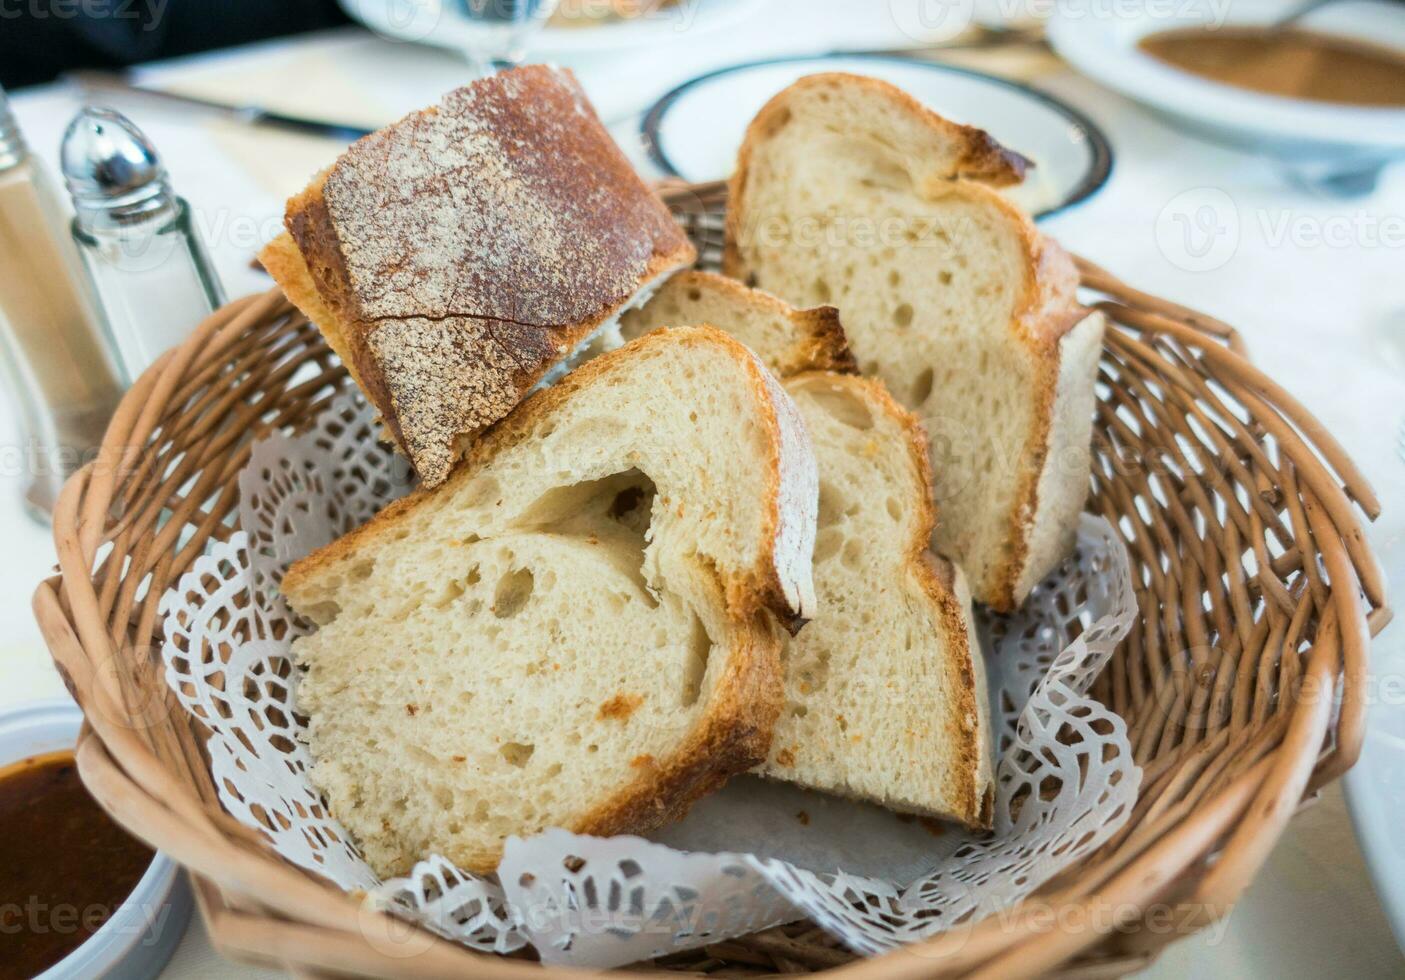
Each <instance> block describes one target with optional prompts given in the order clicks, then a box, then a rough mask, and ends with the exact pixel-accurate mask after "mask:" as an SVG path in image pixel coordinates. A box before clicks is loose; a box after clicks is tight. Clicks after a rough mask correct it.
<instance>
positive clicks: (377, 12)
mask: <svg viewBox="0 0 1405 980" xmlns="http://www.w3.org/2000/svg"><path fill="white" fill-rule="evenodd" d="M339 2H340V3H341V6H342V9H343V10H345V11H346V13H347V14H348V15H349V16H350V17H351V18H353V19H354V20H357V21H360V22H361V23H362V24H365V25H366V26H367V27H369V28H370V29H371V30H373V31H375V32H376V33H377V34H380V35H383V36H385V37H388V38H391V39H393V40H396V41H418V42H422V43H424V44H433V45H435V46H436V47H441V48H451V49H453V50H455V51H466V50H468V49H469V47H470V45H471V44H472V42H473V37H472V33H471V29H470V28H468V27H467V26H466V25H465V24H464V22H463V21H462V20H460V19H459V18H457V17H455V16H454V15H453V14H452V13H450V12H449V11H448V10H447V9H446V8H449V7H450V6H451V5H452V4H453V3H455V2H461V0H339ZM761 3H762V0H686V2H683V3H679V4H675V5H673V6H671V7H668V8H667V9H665V10H661V11H658V12H657V13H651V14H648V15H646V16H643V17H636V18H631V19H628V20H619V21H612V22H609V23H605V24H598V25H594V26H591V27H550V26H547V27H543V28H542V29H541V30H539V31H538V32H536V33H535V34H533V35H531V36H530V39H529V40H528V42H527V50H528V56H529V57H530V58H531V59H532V60H540V59H543V58H551V57H554V56H561V57H565V56H570V55H589V54H596V53H604V52H610V51H621V50H625V49H630V48H641V47H648V46H653V45H658V44H666V43H669V42H671V41H678V40H683V39H685V38H686V39H688V40H690V41H691V40H693V39H695V38H698V37H701V36H702V35H704V34H711V33H713V32H714V31H720V30H726V29H728V28H733V27H736V26H738V25H739V24H741V22H742V21H744V20H746V18H748V17H750V16H751V15H752V14H754V13H755V12H756V11H757V10H758V9H759V8H760V4H761Z"/></svg>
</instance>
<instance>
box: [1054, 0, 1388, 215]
mask: <svg viewBox="0 0 1405 980" xmlns="http://www.w3.org/2000/svg"><path fill="white" fill-rule="evenodd" d="M1397 8H1398V5H1395V4H1382V3H1373V2H1346V3H1341V4H1340V5H1333V6H1332V7H1329V8H1326V9H1324V10H1323V11H1321V12H1320V13H1318V14H1314V15H1313V16H1311V17H1308V18H1305V19H1304V20H1303V21H1302V22H1301V26H1303V27H1305V28H1310V29H1315V30H1322V31H1326V32H1330V33H1337V34H1341V35H1348V36H1349V35H1354V36H1357V37H1359V38H1364V39H1367V40H1372V41H1375V42H1376V43H1379V44H1382V45H1387V46H1395V42H1396V40H1397V39H1400V38H1405V11H1400V10H1398V9H1397ZM1284 10H1285V6H1284V4H1283V3H1281V2H1277V0H1243V2H1235V3H1233V4H1226V3H1225V2H1224V0H1179V2H1178V3H1175V4H1144V5H1133V4H1112V5H1099V4H1097V3H1095V2H1093V0H1062V2H1061V3H1060V5H1059V7H1058V8H1057V12H1056V13H1055V15H1054V17H1053V18H1052V19H1051V20H1050V22H1049V25H1048V37H1049V43H1050V44H1051V45H1053V48H1054V50H1055V51H1057V52H1058V54H1059V55H1060V56H1061V57H1062V58H1064V59H1065V60H1066V61H1068V62H1069V63H1070V64H1071V65H1073V67H1074V68H1076V69H1078V71H1080V72H1082V73H1083V74H1085V75H1087V76H1088V77H1090V78H1092V79H1094V80H1096V81H1098V82H1100V83H1102V84H1103V85H1106V86H1107V87H1108V88H1110V89H1112V90H1114V91H1116V92H1120V93H1121V94H1123V95H1125V96H1127V97H1129V98H1131V99H1134V100H1136V101H1137V102H1140V103H1142V104H1143V105H1145V106H1147V107H1148V108H1150V109H1153V110H1155V111H1156V112H1158V113H1160V114H1162V115H1164V116H1167V117H1169V118H1170V119H1172V120H1173V121H1174V122H1176V123H1177V124H1179V125H1181V126H1182V127H1184V128H1187V129H1190V130H1192V131H1194V132H1196V133H1197V134H1199V135H1201V136H1204V137H1207V138H1209V139H1211V140H1214V141H1217V142H1222V143H1228V144H1230V145H1233V146H1236V147H1238V148H1241V149H1246V150H1249V151H1252V152H1256V153H1261V154H1265V155H1268V156H1272V157H1274V158H1276V159H1278V160H1279V161H1281V162H1283V163H1285V164H1287V165H1289V166H1290V167H1291V168H1293V170H1294V172H1295V173H1296V174H1297V175H1299V176H1302V177H1304V178H1307V179H1309V180H1313V181H1314V182H1317V181H1320V180H1330V179H1339V178H1343V177H1351V176H1353V175H1361V176H1362V177H1363V178H1370V180H1369V181H1367V183H1368V184H1369V183H1373V182H1374V173H1375V172H1376V171H1377V170H1379V168H1380V167H1381V166H1382V165H1384V164H1385V163H1388V162H1390V161H1391V160H1394V159H1397V158H1400V157H1402V156H1405V109H1391V108H1383V107H1369V106H1347V105H1334V104H1328V103H1323V102H1310V101H1307V100H1304V99H1291V98H1286V97H1284V96H1279V95H1267V94H1261V93H1258V92H1251V91H1248V90H1246V89H1239V88H1235V87H1233V86H1230V85H1225V84H1222V83H1219V82H1214V81H1211V80H1209V79H1205V78H1199V77H1197V76H1195V75H1192V74H1190V73H1188V72H1184V71H1180V70H1178V69H1176V68H1173V67H1171V66H1170V65H1167V64H1165V63H1163V62H1161V61H1159V60H1157V59H1156V58H1154V57H1152V56H1151V55H1149V54H1147V53H1145V52H1144V51H1142V50H1141V49H1140V48H1139V47H1138V46H1137V45H1138V42H1139V41H1141V39H1142V38H1144V37H1146V36H1147V35H1149V34H1156V33H1160V32H1162V31H1169V30H1176V29H1180V28H1187V27H1197V26H1207V27H1210V28H1214V27H1215V26H1218V25H1222V24H1223V25H1230V26H1247V25H1256V24H1269V23H1272V22H1274V21H1275V20H1276V19H1277V18H1278V17H1280V16H1281V15H1282V14H1283V13H1284ZM1363 189H1369V187H1363Z"/></svg>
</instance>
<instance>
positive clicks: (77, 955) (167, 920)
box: [0, 699, 191, 980]
mask: <svg viewBox="0 0 1405 980" xmlns="http://www.w3.org/2000/svg"><path fill="white" fill-rule="evenodd" d="M82 723H83V713H82V712H81V711H79V710H78V706H77V705H75V704H74V703H73V702H72V701H69V700H67V699H53V700H49V701H35V702H31V703H29V704H26V705H22V706H20V707H16V708H10V709H7V710H5V711H3V712H0V767H4V766H8V765H10V764H11V763H14V762H18V761H20V760H21V759H27V758H29V757H30V756H34V755H43V754H45V753H48V752H59V751H62V750H63V749H71V748H72V747H73V745H74V742H75V741H77V739H78V729H79V727H80V726H81V725H82ZM190 909H191V894H190V885H189V884H188V883H187V881H186V879H185V875H184V874H182V873H181V871H180V867H179V866H178V865H177V864H176V863H175V862H174V861H172V860H171V859H170V858H168V857H166V855H164V854H160V853H158V854H157V855H156V857H155V859H154V860H153V861H152V862H151V865H150V866H149V867H148V868H147V869H146V873H145V874H144V875H142V877H141V880H140V881H138V882H137V885H136V887H135V888H134V889H132V893H131V895H129V896H128V897H127V899H126V900H125V901H124V902H123V903H122V904H121V905H120V906H119V907H118V908H117V909H116V910H115V911H114V912H113V913H112V915H111V917H109V918H108V920H107V921H106V922H104V923H103V925H102V928H100V929H98V931H97V932H95V933H93V935H92V936H91V937H90V938H89V939H88V941H87V942H85V943H83V945H81V946H79V947H78V948H77V949H75V950H74V951H73V952H72V953H70V954H68V955H67V956H65V957H64V958H63V959H61V960H59V962H57V963H55V964H54V965H53V966H51V967H49V969H47V970H45V971H44V972H43V973H41V974H40V975H39V978H38V980H87V978H89V977H103V978H104V980H147V978H150V977H155V976H156V975H157V974H158V973H160V972H161V968H162V967H164V966H165V965H166V961H167V960H169V959H170V958H171V954H172V953H174V952H175V950H176V947H177V946H178V945H179V944H180V940H181V936H183V935H184V934H185V929H186V926H187V925H189V923H190Z"/></svg>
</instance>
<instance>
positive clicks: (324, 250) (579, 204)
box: [264, 66, 695, 486]
mask: <svg viewBox="0 0 1405 980" xmlns="http://www.w3.org/2000/svg"><path fill="white" fill-rule="evenodd" d="M285 225H286V227H287V229H288V233H289V234H290V236H291V239H292V241H293V243H295V244H296V246H297V251H298V253H299V254H300V255H301V257H302V259H303V261H304V263H305V267H304V269H301V270H300V269H297V268H296V267H295V264H294V263H292V262H290V261H289V256H288V254H287V251H288V250H287V245H286V243H283V244H276V245H275V246H274V247H272V248H271V250H268V251H266V252H265V256H264V260H265V267H266V268H268V269H269V271H270V273H272V274H273V275H274V278H275V279H277V280H278V281H279V283H280V284H282V285H283V286H284V288H285V290H286V291H287V292H288V293H289V295H290V297H292V298H293V299H294V301H295V302H297V301H298V297H302V299H303V302H302V303H301V304H300V305H301V306H302V308H303V309H304V311H305V312H307V313H309V315H312V314H313V310H312V309H309V308H308V307H309V306H310V305H312V304H311V303H310V302H309V301H308V300H309V296H310V294H315V296H316V297H317V300H318V301H319V304H320V307H321V309H320V311H319V312H320V314H321V315H320V316H318V317H315V320H316V322H317V324H318V326H319V327H321V328H322V329H323V331H324V333H325V334H326V335H327V339H328V341H329V343H330V344H331V345H332V346H333V348H334V349H336V350H337V351H338V353H339V354H341V355H342V357H343V359H344V360H345V361H346V363H347V365H348V367H349V369H350V370H351V372H352V374H353V376H354V377H355V378H356V380H357V381H358V383H359V384H360V385H361V386H362V388H363V389H364V390H365V392H366V395H367V397H368V398H369V399H370V400H371V402H372V403H373V404H375V406H376V407H377V409H379V410H380V412H381V414H382V417H383V418H384V420H385V423H386V426H387V429H388V431H389V433H390V435H391V437H392V438H393V439H394V441H395V442H396V444H397V445H398V446H399V448H400V449H401V450H402V451H403V452H404V453H405V454H406V455H407V456H408V457H409V459H410V461H411V462H412V463H413V464H414V466H415V469H416V470H417V471H418V473H419V475H420V477H421V479H422V480H423V481H424V483H425V484H426V485H427V486H434V485H436V484H438V483H440V482H442V481H443V480H444V478H445V477H446V476H447V475H448V472H449V467H450V466H451V465H452V463H453V461H454V459H455V458H456V457H457V456H458V455H459V454H460V453H461V452H462V450H463V448H464V446H465V445H466V443H467V441H468V440H469V439H470V438H471V437H472V436H473V435H475V434H476V433H477V432H479V431H481V430H482V429H483V428H485V427H486V426H488V425H490V424H492V423H493V422H495V421H497V420H498V419H500V418H502V417H503V416H504V415H506V414H507V413H508V412H509V411H510V410H511V409H512V407H513V406H514V405H516V404H517V403H518V402H519V401H521V399H522V398H523V396H524V395H525V394H526V393H527V392H528V391H529V390H530V389H531V388H532V386H533V385H535V384H536V383H537V382H538V381H540V380H541V378H542V377H543V375H545V374H546V373H547V372H548V371H549V370H550V369H551V368H552V367H553V366H555V365H557V364H559V363H561V362H562V361H563V360H565V359H566V358H567V357H568V356H569V355H570V354H571V353H572V352H573V351H574V350H575V349H576V347H577V346H578V345H579V344H580V343H581V342H582V341H584V340H585V339H587V338H588V337H589V336H590V335H591V334H592V333H593V332H594V331H595V330H596V329H597V328H599V327H600V326H602V325H603V324H605V323H606V322H607V321H608V320H609V319H611V318H612V317H613V316H614V315H616V314H617V313H618V312H619V311H620V310H621V309H622V308H624V307H625V306H626V305H627V304H628V303H629V301H630V300H631V299H632V298H634V296H635V295H636V294H637V293H638V292H639V290H640V289H641V288H642V287H644V286H647V285H648V284H649V283H651V282H653V281H655V280H656V279H658V278H660V277H662V276H664V275H666V274H668V273H669V272H671V271H672V270H674V269H677V268H680V267H682V266H685V265H688V264H690V263H691V262H692V261H693V259H694V257H695V256H694V252H693V249H692V246H691V245H690V244H689V242H688V240H687V238H686V236H685V235H684V234H683V233H682V231H681V229H680V228H679V227H678V225H677V223H676V222H675V221H674V220H673V218H672V216H671V215H670V214H669V212H668V210H667V208H665V207H664V205H663V203H662V202H661V201H660V200H659V199H658V197H657V196H656V195H655V194H654V193H653V192H652V191H651V190H650V189H649V187H648V186H646V185H645V184H644V183H643V181H641V180H640V179H639V177H638V175H637V174H636V173H635V172H634V170H633V168H631V167H630V165H629V162H628V161H627V160H626V159H625V158H624V156H623V154H621V153H620V151H619V149H618V148H617V147H616V146H615V144H614V141H613V140H612V139H611V138H610V136H609V134H608V133H607V132H606V131H605V128H604V126H603V125H601V123H600V120H599V119H598V118H597V116H596V115H595V112H594V110H593V109H592V108H591V107H590V104H589V102H588V101H587V100H586V98H585V95H584V93H583V92H582V91H581V89H580V86H579V85H578V84H577V83H576V81H575V78H574V77H573V76H572V75H571V74H570V73H569V72H566V71H561V70H557V69H554V68H548V67H543V66H529V67H525V68H518V69H514V70H512V71H507V72H503V73H500V74H498V75H495V76H493V77H491V78H488V79H483V80H481V81H477V82H474V83H473V84H471V85H468V86H465V87H463V88H460V89H456V90H454V91H453V92H450V93H449V94H448V95H446V96H445V97H444V99H443V100H442V102H441V103H440V104H439V105H437V106H433V107H431V108H429V109H425V110H423V111H421V112H416V113H412V114H411V115H409V116H406V117H405V118H404V119H401V120H400V121H399V122H397V123H394V124H393V125H391V126H388V127H386V128H385V129H382V130H380V131H379V132H376V133H372V134H371V135H369V136H366V137H364V138H362V139H360V140H358V141H356V142H355V143H354V144H352V146H351V147H350V148H349V149H348V150H347V151H346V152H345V153H344V154H342V156H341V157H340V158H338V159H337V161H336V162H335V163H334V164H333V165H332V166H331V167H330V168H329V169H328V170H327V171H325V172H324V173H323V174H321V175H319V177H318V178H317V179H315V180H314V181H313V183H312V184H311V185H310V186H309V187H308V188H307V189H306V190H304V191H303V192H302V193H301V194H298V195H297V196H295V197H293V198H292V199H291V200H289V202H288V208H287V213H286V215H285ZM280 273H281V274H280ZM304 276H305V277H306V278H307V279H310V281H311V283H312V287H313V288H312V290H309V289H308V288H307V286H306V282H305V280H304Z"/></svg>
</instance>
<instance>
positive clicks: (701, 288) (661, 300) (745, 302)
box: [620, 269, 858, 378]
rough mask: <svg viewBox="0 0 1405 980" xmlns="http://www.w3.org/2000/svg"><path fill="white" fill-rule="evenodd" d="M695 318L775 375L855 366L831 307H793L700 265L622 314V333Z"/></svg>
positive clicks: (624, 335) (686, 322)
mask: <svg viewBox="0 0 1405 980" xmlns="http://www.w3.org/2000/svg"><path fill="white" fill-rule="evenodd" d="M697 323H710V324H712V325H713V326H715V327H717V328H718V329H720V330H725V331H726V332H727V333H729V334H731V335H732V336H733V337H735V338H736V339H737V340H740V341H741V342H742V343H743V344H745V345H746V346H747V347H750V348H751V350H752V351H753V352H754V353H755V354H756V356H757V357H759V358H761V361H762V363H763V364H765V365H766V366H767V367H768V368H770V369H771V371H772V372H774V373H775V374H776V376H777V377H781V378H786V377H789V376H790V375H792V374H798V373H800V372H801V371H840V372H843V373H846V374H852V373H854V372H856V371H857V370H858V364H857V362H855V361H854V355H853V354H852V353H850V352H849V345H848V342H847V341H846V340H845V339H844V328H843V327H842V326H840V325H839V311H838V310H836V309H835V308H834V307H832V306H818V307H815V308H814V309H809V310H797V309H796V308H795V307H793V306H791V305H790V304H789V303H787V302H785V301H784V300H782V299H780V298H778V297H776V296H772V295H771V294H770V293H766V292H763V291H761V290H759V289H748V288H747V287H746V286H744V285H742V284H741V283H739V282H737V281H736V280H735V279H728V278H727V277H726V276H719V275H717V274H716V273H713V272H703V271H700V270H698V269H686V270H684V271H683V272H680V273H678V274H677V275H675V276H674V277H673V278H671V279H670V280H669V281H668V282H667V283H665V284H664V285H663V286H662V287H661V288H660V289H659V290H658V291H657V292H656V293H654V295H653V296H651V297H650V298H649V300H648V302H646V303H645V304H643V305H642V306H640V307H638V308H636V309H633V310H630V311H629V312H628V313H626V314H624V316H622V317H620V337H621V339H623V340H626V341H629V340H634V339H635V338H636V337H642V336H643V335H644V334H646V333H648V332H650V331H651V330H657V329H658V328H659V327H662V326H675V327H677V326H687V325H690V324H697Z"/></svg>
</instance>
